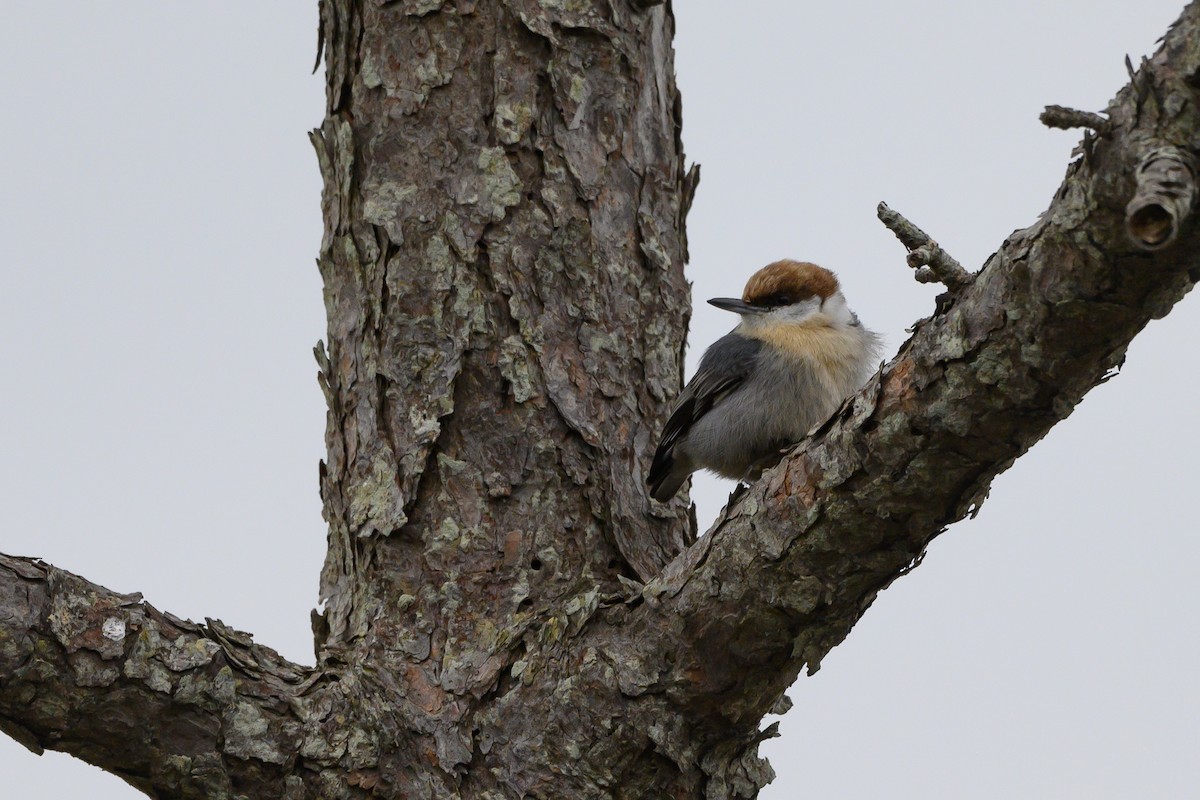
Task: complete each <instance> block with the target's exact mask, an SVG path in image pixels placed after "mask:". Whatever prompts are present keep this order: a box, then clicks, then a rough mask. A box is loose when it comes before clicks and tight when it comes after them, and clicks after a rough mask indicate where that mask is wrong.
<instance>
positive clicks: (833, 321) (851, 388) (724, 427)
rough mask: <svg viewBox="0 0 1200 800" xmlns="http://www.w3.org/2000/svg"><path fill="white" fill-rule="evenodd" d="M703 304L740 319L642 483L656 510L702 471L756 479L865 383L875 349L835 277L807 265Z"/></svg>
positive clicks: (686, 399)
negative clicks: (655, 502)
mask: <svg viewBox="0 0 1200 800" xmlns="http://www.w3.org/2000/svg"><path fill="white" fill-rule="evenodd" d="M708 302H709V303H710V304H711V305H714V306H716V307H717V308H720V309H724V310H726V311H732V312H734V313H735V314H737V315H738V316H739V317H740V318H741V319H740V321H739V322H738V325H737V327H736V328H734V329H733V330H732V331H731V332H729V333H727V334H726V335H725V336H722V337H721V338H720V339H718V340H717V341H716V342H714V343H713V344H712V345H711V346H710V347H709V348H708V350H706V351H705V353H704V356H703V357H702V358H701V359H700V366H699V368H698V369H697V370H696V374H695V375H693V376H692V379H691V380H690V381H688V384H687V386H685V387H684V389H683V392H682V393H681V394H680V395H679V398H678V399H677V400H676V402H675V407H674V410H673V411H672V413H671V416H670V418H669V419H668V420H667V424H666V426H665V427H664V428H663V432H662V438H661V439H660V441H659V445H658V448H657V450H656V451H655V453H654V459H653V461H651V464H650V471H649V473H647V476H646V484H647V486H649V487H650V494H651V496H652V497H654V499H656V500H658V501H660V502H666V501H668V500H670V499H671V498H672V497H674V496H675V494H676V492H678V491H679V488H680V487H681V486H682V485H683V483H684V481H686V480H687V479H688V476H690V475H691V474H692V473H693V472H695V471H697V470H699V469H707V470H710V471H712V472H715V473H716V474H717V475H720V476H722V477H725V478H732V479H735V480H744V481H746V482H750V481H752V480H755V479H757V477H758V476H759V475H760V474H761V473H762V471H763V470H764V469H766V468H767V467H770V466H772V465H773V464H774V463H775V462H776V461H778V460H779V458H780V457H781V451H782V449H783V448H785V447H787V446H789V445H792V444H794V443H796V442H799V441H800V440H801V439H803V438H804V437H805V436H806V435H807V434H808V432H809V431H810V430H812V429H813V428H814V427H815V426H816V425H818V424H820V423H822V422H824V421H825V420H826V419H828V418H829V416H830V415H831V414H833V412H834V411H836V410H837V408H838V406H840V405H841V404H842V401H844V400H845V399H846V398H847V397H849V396H850V395H851V394H853V393H854V392H855V391H857V390H858V389H859V388H861V387H862V385H863V384H864V383H866V381H867V378H869V377H870V376H871V374H872V373H873V372H874V370H875V365H876V364H877V362H878V359H879V353H880V350H881V347H882V340H881V338H880V336H879V335H878V334H876V333H873V332H871V331H869V330H867V329H866V328H865V327H863V325H862V323H861V322H859V319H858V316H857V315H856V314H855V313H854V312H853V311H851V310H850V307H849V306H848V305H847V304H846V298H845V297H844V296H843V295H842V291H841V287H840V284H839V283H838V279H837V276H836V275H834V274H833V273H832V272H830V271H829V270H827V269H825V268H824V267H819V266H817V265H816V264H812V263H810V262H807V261H793V260H791V259H783V260H780V261H775V262H773V263H771V264H768V265H767V266H765V267H763V268H762V269H760V270H758V272H756V273H754V274H753V275H752V276H750V280H749V281H747V282H746V288H745V291H744V292H743V293H742V298H741V299H740V300H739V299H737V298H730V297H718V298H714V299H712V300H709V301H708Z"/></svg>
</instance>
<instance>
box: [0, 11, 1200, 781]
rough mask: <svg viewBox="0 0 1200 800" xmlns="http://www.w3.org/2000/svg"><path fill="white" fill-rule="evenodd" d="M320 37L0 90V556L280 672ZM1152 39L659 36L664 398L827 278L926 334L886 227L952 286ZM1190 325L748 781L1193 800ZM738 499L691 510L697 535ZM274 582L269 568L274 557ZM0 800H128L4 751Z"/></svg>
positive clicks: (824, 18)
mask: <svg viewBox="0 0 1200 800" xmlns="http://www.w3.org/2000/svg"><path fill="white" fill-rule="evenodd" d="M315 5H316V4H315V2H304V3H298V2H295V0H291V1H290V2H282V0H270V1H268V0H259V1H258V2H251V3H246V2H236V3H235V2H230V1H229V0H224V1H223V2H210V3H161V2H149V0H126V2H123V3H116V4H114V3H92V2H80V1H79V0H68V1H66V2H59V3H53V4H49V3H37V4H34V3H27V4H12V7H11V8H9V9H6V14H5V25H4V27H5V29H6V30H8V31H9V36H8V37H7V42H6V45H5V47H4V48H3V49H2V50H0V75H2V76H3V77H2V78H0V104H2V105H3V108H4V109H5V122H6V124H5V126H4V128H3V130H2V132H0V144H2V145H3V146H2V148H0V152H2V153H3V155H2V156H0V164H2V165H3V166H2V170H3V171H2V173H0V175H2V179H0V211H2V213H0V240H2V241H3V242H4V243H5V246H6V247H5V252H4V255H3V258H2V260H0V338H2V340H3V342H4V344H5V349H6V352H7V355H6V357H5V359H4V379H3V381H2V382H0V417H2V418H3V419H4V420H5V433H6V436H5V447H4V448H0V514H2V515H3V516H2V518H0V550H3V551H6V552H10V553H17V554H23V555H38V556H41V557H43V558H45V559H46V560H47V561H50V562H52V563H54V564H56V565H57V566H59V567H62V568H64V569H69V570H71V571H73V572H77V573H80V574H82V575H84V576H86V577H87V578H89V579H91V580H94V581H97V582H99V583H102V584H104V585H106V586H108V587H110V588H112V589H114V590H117V591H122V592H129V591H141V592H143V593H144V594H145V596H146V598H147V599H148V600H149V601H150V602H151V603H153V604H155V605H156V606H158V607H159V608H163V609H167V610H170V611H172V612H174V613H176V614H179V615H181V616H190V617H193V618H197V619H199V618H202V617H204V616H212V617H219V618H221V619H223V620H225V621H226V622H227V623H229V624H232V625H234V626H236V627H238V628H241V629H245V630H250V631H253V632H254V634H255V635H256V637H257V638H258V639H259V640H260V641H262V642H264V643H266V644H268V645H271V646H273V647H275V648H277V649H279V650H280V651H281V652H283V653H284V654H285V655H286V656H288V657H290V658H292V659H296V660H299V661H304V662H309V661H311V644H310V640H311V636H310V632H309V626H308V610H309V609H310V608H311V607H312V606H313V604H314V602H315V600H316V587H317V572H318V570H319V569H320V565H321V559H322V554H323V551H324V539H325V529H324V525H323V524H322V522H321V518H320V502H319V499H318V497H317V466H316V465H317V460H318V459H319V458H321V457H322V455H323V439H322V436H323V430H324V406H323V402H322V399H321V394H320V391H319V390H318V389H317V386H316V381H315V378H314V374H315V366H314V364H313V361H312V355H311V347H312V345H313V343H314V342H315V341H316V340H317V339H318V338H320V337H322V336H323V333H324V319H323V308H322V304H321V296H320V282H319V278H318V275H317V271H316V267H315V266H314V264H313V259H314V258H315V255H316V251H317V245H318V242H319V238H320V230H321V225H320V216H319V209H318V204H319V192H320V183H319V179H318V176H317V170H316V166H315V159H314V157H313V154H312V151H311V148H310V146H309V144H308V141H307V138H306V135H305V134H306V131H307V130H308V129H309V128H311V127H314V126H315V125H317V124H318V123H319V122H320V120H321V115H322V109H323V105H322V104H323V88H322V83H321V79H320V77H319V76H309V75H308V70H309V68H310V67H311V64H312V59H313V56H314V48H315V39H316V34H315V29H316V11H315ZM1182 6H1183V3H1182V0H1138V2H1118V1H1117V0H1087V1H1086V2H1082V1H1080V0H1059V1H1058V2H1054V1H1052V0H1041V2H1033V0H1017V1H1014V0H1008V1H1007V2H1000V1H999V0H987V2H983V1H980V2H974V3H962V2H948V1H946V2H931V1H930V2H917V1H916V0H899V1H898V2H894V3H880V2H874V3H866V2H844V3H841V4H809V3H804V4H800V3H794V4H785V3H779V2H776V3H769V2H765V0H743V2H741V3H737V4H730V3H724V2H716V1H715V0H703V1H697V2H692V3H682V2H681V3H678V4H677V8H676V14H677V20H678V26H679V33H678V36H677V39H676V48H677V52H678V58H677V63H676V66H677V71H678V76H679V82H680V85H681V86H682V88H683V92H684V141H685V145H686V147H687V151H688V154H689V156H690V157H691V158H692V159H694V160H697V161H700V162H701V163H702V164H703V165H704V179H703V181H702V183H701V186H700V191H699V193H698V195H697V197H696V202H695V206H694V208H693V211H692V216H691V220H690V222H691V225H690V234H689V235H690V240H691V249H692V264H691V268H690V275H691V278H692V280H693V281H694V283H695V299H696V301H697V302H698V305H697V309H696V315H695V316H694V318H693V331H692V335H691V350H690V353H689V373H690V369H691V368H693V367H694V366H695V363H696V360H697V359H698V357H699V354H700V353H701V352H702V351H703V348H704V347H705V346H707V345H708V344H709V343H710V342H711V341H712V340H714V339H715V338H717V337H718V336H720V335H721V334H723V333H724V332H725V331H726V330H728V328H729V327H731V325H732V323H733V320H732V319H730V318H729V316H728V315H727V314H725V313H723V312H720V311H718V310H716V309H713V308H711V307H709V306H707V305H705V304H704V303H703V301H704V299H706V298H708V297H713V296H720V295H729V294H736V293H738V292H739V291H740V287H741V284H742V283H743V282H744V280H745V278H746V277H747V276H748V275H749V274H750V273H751V272H752V271H753V270H754V269H756V268H757V267H759V266H761V265H762V264H764V263H766V262H768V261H771V260H773V259H776V258H779V257H782V256H792V257H797V258H804V259H808V260H814V261H817V262H818V263H821V264H824V265H825V266H828V267H830V268H832V269H834V270H835V271H837V272H838V273H839V275H840V276H841V278H842V280H843V284H844V286H845V289H846V294H847V296H848V298H849V300H850V303H851V305H852V306H853V307H854V308H855V309H856V310H857V311H858V313H859V314H860V316H861V317H862V318H863V320H864V321H865V322H866V323H867V324H868V325H869V326H870V327H872V328H874V329H875V330H878V331H880V332H881V333H883V334H884V335H885V336H886V338H887V341H888V345H889V350H888V352H889V355H890V354H891V353H893V352H895V349H896V347H897V346H898V345H899V344H900V342H901V341H903V339H904V337H905V334H904V328H905V327H906V326H908V325H910V324H911V323H912V322H913V321H915V320H916V319H918V318H920V317H922V316H925V315H927V314H929V313H930V311H931V309H932V304H933V297H934V295H935V293H936V291H937V290H936V289H935V288H933V287H927V286H920V285H918V284H916V283H915V282H913V280H912V278H911V273H910V271H909V270H908V269H907V267H905V266H904V261H903V256H904V253H903V250H902V249H901V248H900V246H899V244H898V243H896V242H895V240H894V239H893V237H892V236H891V234H890V233H888V232H887V231H886V230H885V229H884V228H883V227H882V226H881V225H879V223H878V222H877V221H876V220H875V216H874V208H875V204H876V203H877V202H878V201H880V200H886V201H887V202H888V203H890V204H891V205H892V206H893V207H895V208H896V209H897V210H899V211H901V212H903V213H904V214H906V215H907V216H909V217H910V218H911V219H913V220H914V221H915V222H917V223H918V224H919V225H921V226H923V227H924V228H925V229H926V230H928V231H929V232H930V233H931V234H932V235H933V236H935V237H936V238H937V239H938V240H939V242H941V243H942V244H943V245H944V246H945V247H946V248H947V249H948V250H949V251H950V252H951V253H952V254H954V255H955V256H956V257H957V258H958V259H959V260H961V261H962V262H963V263H964V264H966V265H967V266H969V267H971V268H975V267H977V266H979V265H980V264H981V263H982V262H983V260H984V259H985V258H986V257H987V256H988V255H989V254H990V253H991V252H992V251H993V250H995V249H996V247H997V246H998V245H999V244H1000V242H1001V241H1002V240H1003V239H1004V237H1005V236H1006V235H1007V234H1008V233H1009V232H1011V231H1012V230H1013V229H1015V228H1020V227H1025V226H1026V225H1028V224H1030V223H1031V222H1033V220H1034V219H1035V218H1036V215H1037V214H1038V212H1039V211H1041V210H1042V209H1043V208H1045V206H1046V204H1047V202H1048V201H1049V199H1050V197H1051V195H1052V194H1053V192H1054V190H1055V188H1056V187H1057V185H1058V183H1059V181H1060V179H1061V177H1062V174H1063V172H1064V169H1065V167H1066V164H1067V163H1068V161H1069V154H1070V150H1071V147H1072V146H1073V145H1074V143H1075V142H1076V141H1077V139H1078V136H1077V135H1076V134H1074V133H1068V132H1061V131H1049V130H1047V129H1045V128H1043V127H1042V126H1041V125H1040V124H1039V123H1038V121H1037V115H1038V113H1039V111H1040V110H1041V108H1042V106H1044V105H1046V104H1048V103H1061V104H1065V105H1073V106H1078V107H1082V108H1089V109H1101V108H1102V107H1103V106H1104V104H1105V103H1106V102H1107V100H1108V99H1109V98H1110V97H1111V96H1112V94H1113V93H1114V92H1115V91H1116V90H1117V89H1118V88H1119V87H1120V86H1121V85H1122V84H1123V83H1124V82H1125V80H1126V77H1125V71H1124V66H1123V63H1122V59H1123V57H1124V55H1125V54H1126V53H1130V54H1131V55H1132V56H1133V57H1134V59H1135V61H1136V60H1137V58H1138V57H1139V56H1140V55H1142V54H1144V53H1148V52H1150V51H1151V50H1152V48H1153V46H1154V42H1155V40H1156V39H1157V38H1158V37H1159V36H1160V35H1162V33H1163V32H1164V31H1165V30H1166V27H1167V25H1168V24H1169V23H1170V22H1171V21H1172V20H1173V19H1174V18H1175V17H1176V16H1177V14H1178V12H1179V10H1180V9H1181V8H1182ZM1193 305H1194V303H1193V302H1191V301H1185V302H1184V303H1183V305H1182V306H1181V307H1180V308H1178V309H1177V310H1176V312H1175V313H1174V314H1172V315H1171V316H1170V317H1169V318H1167V319H1166V320H1164V321H1161V322H1158V323H1154V324H1153V325H1151V326H1150V328H1149V329H1147V331H1146V332H1145V333H1144V334H1142V335H1141V336H1140V337H1139V338H1138V339H1137V340H1136V341H1135V342H1134V344H1133V346H1132V347H1131V348H1130V352H1129V359H1128V363H1127V365H1126V367H1125V370H1124V372H1123V374H1122V375H1121V376H1120V377H1119V378H1117V379H1116V380H1113V381H1111V382H1109V383H1108V384H1106V385H1105V386H1103V387H1101V388H1099V389H1097V390H1096V391H1095V392H1093V393H1092V394H1091V395H1089V397H1088V398H1087V400H1086V401H1085V402H1084V403H1083V405H1082V406H1081V407H1080V408H1079V409H1078V410H1077V411H1076V413H1075V415H1074V416H1072V417H1071V419H1069V420H1068V421H1066V422H1064V423H1062V424H1061V425H1059V426H1058V427H1056V428H1055V429H1054V430H1053V431H1052V432H1051V434H1050V435H1049V436H1048V437H1047V439H1046V440H1045V441H1044V442H1042V443H1040V444H1039V445H1038V446H1037V447H1036V448H1034V450H1033V451H1032V452H1031V453H1030V454H1028V455H1027V456H1026V457H1024V458H1022V459H1021V460H1020V461H1019V462H1018V463H1017V464H1016V466H1015V467H1014V468H1013V469H1012V470H1011V471H1010V472H1009V473H1008V474H1006V475H1004V476H1002V477H1001V478H1000V479H999V480H997V481H996V483H995V485H994V487H993V491H992V497H991V499H990V500H989V501H988V502H987V503H986V504H985V506H984V507H983V511H982V513H981V515H980V517H979V518H978V519H976V520H974V521H972V522H969V523H961V524H958V525H956V526H954V527H953V528H952V529H951V530H950V531H949V532H948V533H946V534H945V535H944V536H943V537H942V538H940V539H939V540H938V541H937V542H935V543H934V545H933V547H932V548H931V550H930V553H929V557H928V558H927V559H926V561H925V563H924V565H922V566H921V568H920V569H919V570H917V571H916V572H915V573H914V574H913V575H911V576H909V577H907V578H905V579H903V580H902V581H900V582H898V583H896V584H894V585H893V586H892V588H890V589H889V590H888V591H886V592H885V593H884V594H882V595H881V596H880V598H879V600H878V601H877V602H876V603H875V606H874V607H873V608H872V609H871V610H870V612H868V614H867V615H866V617H865V618H864V619H863V621H862V622H861V623H860V624H859V625H858V627H857V628H855V630H854V631H853V632H852V633H851V635H850V637H849V638H848V639H847V641H846V642H845V643H844V644H842V645H841V646H840V647H838V648H837V649H835V650H834V651H833V652H832V653H831V654H830V655H829V657H828V658H827V659H826V660H825V662H824V666H823V668H822V670H821V672H819V673H818V674H817V675H816V676H815V677H813V678H810V679H802V680H801V681H800V682H799V683H798V684H797V685H796V686H794V687H793V688H792V690H791V692H790V694H791V696H792V698H793V699H794V700H795V701H796V707H795V708H794V709H793V710H792V711H791V712H790V713H789V714H788V715H787V716H786V717H785V718H784V719H783V723H782V731H783V736H782V738H780V739H777V740H774V741H773V742H771V743H769V744H768V745H766V746H765V747H764V751H765V752H766V753H767V754H768V755H769V756H770V757H771V759H772V762H773V764H774V766H775V769H776V771H777V772H778V773H779V778H778V779H777V781H776V783H775V784H773V785H772V786H771V787H769V788H768V789H767V790H765V791H764V792H763V794H762V796H763V798H765V799H766V800H771V799H772V798H773V799H774V800H783V799H784V798H792V797H798V796H801V794H804V795H807V796H813V797H822V798H849V799H852V800H858V799H859V798H876V797H888V798H988V799H991V798H995V800H1001V799H1004V800H1008V798H1014V797H1021V798H1088V799H1089V800H1091V799H1093V798H1112V799H1113V800H1116V799H1117V798H1122V799H1123V798H1131V797H1138V798H1187V797H1195V796H1200V757H1198V755H1197V754H1200V689H1198V687H1197V680H1196V672H1197V667H1198V663H1200V639H1198V637H1197V635H1196V627H1197V626H1196V622H1195V616H1196V611H1197V609H1198V607H1200V602H1198V601H1197V595H1196V590H1195V588H1194V582H1195V577H1194V576H1195V565H1196V564H1197V563H1200V537H1198V536H1197V533H1198V530H1200V524H1197V523H1196V522H1194V521H1193V519H1192V517H1193V514H1192V511H1191V507H1190V502H1191V500H1192V499H1193V494H1192V493H1193V492H1194V491H1195V489H1194V484H1195V475H1196V470H1195V468H1193V467H1192V466H1190V465H1191V458H1190V456H1191V454H1192V453H1194V452H1196V451H1197V449H1198V448H1200V425H1197V423H1196V421H1195V415H1194V409H1195V408H1196V407H1197V400H1198V399H1200V378H1198V377H1197V375H1196V370H1195V369H1194V368H1193V367H1192V362H1193V361H1194V360H1195V356H1194V352H1195V342H1197V341H1200V313H1197V311H1196V309H1194V308H1193ZM730 488H731V487H730V485H729V484H728V483H725V482H721V481H717V480H707V479H706V480H704V481H703V482H701V483H700V484H699V486H698V488H697V489H696V490H695V491H694V492H693V495H694V496H695V497H696V499H697V502H698V504H699V516H700V518H701V520H702V521H704V520H709V519H711V518H712V517H713V516H714V515H715V514H716V512H717V510H718V508H719V507H720V505H721V504H722V503H723V501H724V498H725V496H726V494H727V492H728V491H729V489H730ZM281 553H282V554H285V555H284V557H283V558H280V554H281ZM0 774H3V775H4V776H5V787H6V788H5V795H6V796H13V797H20V798H59V797H73V796H83V795H86V796H88V797H91V798H94V800H117V799H118V798H133V797H136V796H139V795H137V794H136V793H135V792H133V791H132V790H131V789H129V788H128V787H126V786H125V785H124V784H123V783H121V781H119V780H118V779H116V778H114V777H112V776H109V775H106V774H104V773H101V772H100V771H98V770H96V769H94V768H91V767H89V766H86V765H83V764H81V763H80V762H77V761H75V760H73V759H71V758H69V757H66V756H63V755H60V754H56V753H49V754H47V755H46V756H44V757H42V758H40V759H39V758H35V757H34V756H32V755H31V754H29V753H27V752H26V751H24V750H23V749H21V748H20V747H19V746H18V745H16V744H15V743H13V742H11V741H10V740H8V739H3V738H0Z"/></svg>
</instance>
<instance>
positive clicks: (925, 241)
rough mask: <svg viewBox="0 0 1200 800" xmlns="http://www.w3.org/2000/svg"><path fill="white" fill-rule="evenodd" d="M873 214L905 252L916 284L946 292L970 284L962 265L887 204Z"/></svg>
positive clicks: (967, 273) (970, 278) (968, 275)
mask: <svg viewBox="0 0 1200 800" xmlns="http://www.w3.org/2000/svg"><path fill="white" fill-rule="evenodd" d="M875 213H876V214H878V215H879V221H880V222H882V223H883V224H884V225H886V226H887V228H888V230H890V231H891V232H892V233H894V234H896V238H897V239H899V240H900V243H901V244H903V245H904V246H905V248H907V249H908V258H907V261H908V265H909V266H910V267H912V268H913V269H915V270H916V271H917V272H916V275H915V277H916V279H917V280H918V281H920V282H921V283H944V284H945V285H946V288H947V289H949V290H950V291H958V290H959V289H962V288H963V287H964V286H967V285H968V284H970V283H971V280H972V278H973V276H972V275H971V273H969V272H967V271H966V270H965V269H963V265H962V264H960V263H958V262H957V261H955V260H954V258H953V257H951V255H950V254H949V253H947V252H946V251H945V250H943V249H942V247H941V245H939V244H938V243H937V242H935V241H934V240H933V239H931V238H930V237H929V234H927V233H925V231H923V230H921V229H920V228H918V227H917V226H916V225H914V224H912V223H911V222H909V221H908V220H907V219H905V218H904V216H903V215H902V214H900V213H898V212H896V211H893V210H892V209H890V208H888V204H887V203H880V204H879V207H878V208H877V209H875Z"/></svg>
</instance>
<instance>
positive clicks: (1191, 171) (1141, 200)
mask: <svg viewBox="0 0 1200 800" xmlns="http://www.w3.org/2000/svg"><path fill="white" fill-rule="evenodd" d="M1134 179H1135V180H1136V181H1137V188H1136V189H1135V190H1134V193H1133V199H1132V200H1130V201H1129V205H1127V206H1126V207H1125V230H1126V231H1127V232H1128V234H1129V238H1130V239H1131V240H1132V241H1133V243H1134V244H1135V245H1137V246H1138V247H1140V248H1142V249H1143V250H1160V249H1162V248H1164V247H1166V246H1167V245H1169V244H1171V243H1172V242H1173V241H1175V238H1176V236H1178V234H1179V227H1180V225H1181V224H1182V223H1183V220H1184V219H1186V218H1187V216H1188V215H1189V214H1191V212H1192V205H1193V203H1194V202H1195V198H1196V168H1195V162H1194V160H1193V159H1192V157H1191V156H1190V155H1189V154H1187V153H1185V152H1183V151H1182V150H1179V149H1178V148H1176V147H1170V146H1166V147H1159V148H1156V149H1154V150H1151V151H1150V152H1149V153H1147V154H1146V156H1145V157H1144V158H1143V159H1142V162H1141V163H1140V164H1138V168H1137V170H1135V171H1134Z"/></svg>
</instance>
